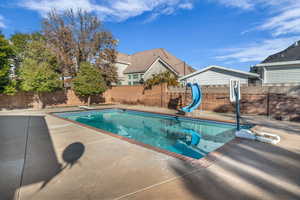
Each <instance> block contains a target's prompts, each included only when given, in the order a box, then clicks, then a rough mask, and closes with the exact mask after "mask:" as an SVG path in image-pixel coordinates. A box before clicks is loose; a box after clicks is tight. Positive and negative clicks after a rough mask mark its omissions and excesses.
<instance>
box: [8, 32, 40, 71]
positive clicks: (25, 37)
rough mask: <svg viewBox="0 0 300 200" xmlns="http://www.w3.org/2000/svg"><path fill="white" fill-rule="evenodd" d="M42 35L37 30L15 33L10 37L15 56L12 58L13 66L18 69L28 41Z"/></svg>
mask: <svg viewBox="0 0 300 200" xmlns="http://www.w3.org/2000/svg"><path fill="white" fill-rule="evenodd" d="M42 37H43V36H42V35H41V33H39V32H35V33H31V34H26V33H15V34H13V35H12V36H11V37H10V39H9V40H10V41H11V43H12V45H13V48H14V51H15V58H14V67H15V68H16V69H18V67H19V66H20V64H21V62H22V61H23V60H24V58H25V55H26V52H27V49H28V45H29V44H30V42H32V41H35V40H39V39H41V38H42Z"/></svg>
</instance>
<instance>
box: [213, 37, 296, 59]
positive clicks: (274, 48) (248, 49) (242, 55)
mask: <svg viewBox="0 0 300 200" xmlns="http://www.w3.org/2000/svg"><path fill="white" fill-rule="evenodd" d="M299 38H300V36H298V37H296V36H295V37H286V38H276V39H268V40H263V41H261V42H256V43H251V44H249V45H245V46H242V47H237V48H228V49H223V50H221V51H222V54H224V55H222V56H217V57H216V59H218V60H223V61H228V60H234V61H236V62H241V63H244V62H261V61H263V60H264V59H265V58H266V57H268V56H269V55H272V54H274V53H277V52H279V51H282V50H284V49H285V48H287V47H288V46H290V45H291V44H293V43H294V42H295V41H298V40H299Z"/></svg>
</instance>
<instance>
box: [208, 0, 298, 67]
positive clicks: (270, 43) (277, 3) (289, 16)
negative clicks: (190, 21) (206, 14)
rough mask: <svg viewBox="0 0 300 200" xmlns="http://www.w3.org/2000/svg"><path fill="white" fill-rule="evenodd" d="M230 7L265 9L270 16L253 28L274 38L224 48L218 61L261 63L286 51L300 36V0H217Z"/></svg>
mask: <svg viewBox="0 0 300 200" xmlns="http://www.w3.org/2000/svg"><path fill="white" fill-rule="evenodd" d="M214 1H216V2H218V3H221V4H224V5H226V6H231V7H236V8H240V9H242V10H246V11H247V12H251V11H254V10H255V9H261V10H264V12H265V13H266V15H267V16H266V19H265V20H264V21H262V22H260V25H257V26H256V27H252V28H251V27H250V28H249V30H246V31H244V32H242V34H244V33H246V32H250V31H251V32H252V31H265V32H266V33H269V35H270V39H265V40H262V41H260V42H256V43H249V44H246V45H244V46H240V47H235V48H227V49H223V50H222V51H221V52H222V54H223V55H220V56H217V57H216V58H217V59H218V60H223V61H235V62H242V63H245V62H260V61H262V60H264V59H265V58H266V57H267V56H269V55H272V54H274V53H277V52H279V51H282V50H284V49H285V48H287V47H288V46H289V45H291V44H292V43H293V42H295V41H298V40H299V39H300V35H299V34H300V1H299V0H214Z"/></svg>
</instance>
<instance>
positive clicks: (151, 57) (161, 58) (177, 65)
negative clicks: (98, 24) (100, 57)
mask: <svg viewBox="0 0 300 200" xmlns="http://www.w3.org/2000/svg"><path fill="white" fill-rule="evenodd" d="M115 66H116V67H117V71H118V76H119V84H120V85H136V84H140V83H141V81H145V80H147V79H149V78H151V77H152V75H153V74H158V73H161V72H165V71H170V72H171V73H172V74H174V75H175V76H177V77H178V78H179V77H182V76H185V75H187V74H190V73H192V72H194V71H195V70H194V69H193V68H192V67H190V66H189V65H187V64H186V63H185V62H184V61H182V60H180V59H179V58H177V57H175V56H174V55H172V54H171V53H169V52H168V51H167V50H165V49H162V48H158V49H151V50H146V51H141V52H137V53H134V54H132V55H128V54H124V53H118V55H117V59H116V65H115Z"/></svg>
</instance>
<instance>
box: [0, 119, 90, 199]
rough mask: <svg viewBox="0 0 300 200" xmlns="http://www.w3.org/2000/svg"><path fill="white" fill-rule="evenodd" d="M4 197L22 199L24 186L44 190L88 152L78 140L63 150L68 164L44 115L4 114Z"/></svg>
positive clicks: (0, 168)
mask: <svg viewBox="0 0 300 200" xmlns="http://www.w3.org/2000/svg"><path fill="white" fill-rule="evenodd" d="M0 127H1V131H0V174H1V178H0V199H1V200H2V199H7V200H10V199H18V198H19V189H20V188H21V187H23V186H26V185H30V184H34V183H40V182H42V183H43V184H42V185H41V187H40V189H43V188H44V187H46V185H47V184H48V183H49V182H50V181H51V180H52V179H53V178H54V177H55V176H57V175H58V174H59V173H61V172H62V171H63V170H64V169H67V167H72V166H73V165H74V164H76V163H78V160H79V159H80V158H81V156H82V155H83V154H84V150H85V148H84V145H83V144H81V143H79V142H76V143H73V144H70V145H69V146H68V147H67V148H66V149H65V150H64V151H63V155H62V157H63V159H64V162H65V166H63V164H62V163H60V162H59V161H58V159H57V156H56V153H55V150H54V146H53V142H52V139H51V136H50V133H49V129H48V126H47V123H46V121H45V118H44V116H0Z"/></svg>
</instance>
